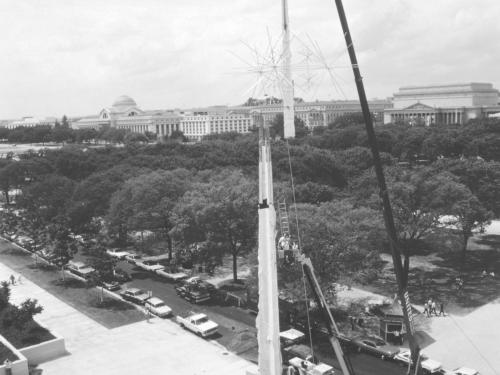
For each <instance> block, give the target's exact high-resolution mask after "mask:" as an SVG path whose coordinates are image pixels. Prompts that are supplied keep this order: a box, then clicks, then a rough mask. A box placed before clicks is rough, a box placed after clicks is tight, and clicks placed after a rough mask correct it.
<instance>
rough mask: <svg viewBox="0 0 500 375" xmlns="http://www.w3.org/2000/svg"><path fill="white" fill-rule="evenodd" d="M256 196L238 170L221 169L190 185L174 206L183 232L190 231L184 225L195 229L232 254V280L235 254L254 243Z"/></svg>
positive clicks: (252, 245) (248, 180) (247, 180)
mask: <svg viewBox="0 0 500 375" xmlns="http://www.w3.org/2000/svg"><path fill="white" fill-rule="evenodd" d="M256 198H257V186H256V184H255V182H254V181H252V180H250V179H248V178H246V177H244V176H243V174H242V173H241V172H240V171H224V172H221V173H218V174H216V175H214V176H213V177H211V178H210V180H209V182H201V183H197V184H195V185H193V187H192V188H191V190H189V191H188V192H187V193H186V194H185V195H184V196H183V198H182V199H181V201H180V202H179V204H178V207H177V212H178V213H179V215H180V216H181V217H183V218H184V220H179V225H180V226H182V225H184V227H183V233H185V234H186V233H190V231H189V230H188V229H186V226H187V227H190V228H193V227H195V228H199V229H200V230H201V232H202V233H203V235H204V239H205V240H206V241H209V242H210V243H215V244H218V245H219V247H220V248H221V249H222V250H224V251H226V252H228V253H229V254H231V255H232V259H233V280H234V281H237V280H238V271H237V257H238V255H240V254H242V253H246V252H248V251H250V250H251V249H252V248H253V247H254V246H255V243H256V230H257V210H256V207H255V201H256ZM191 232H192V231H191ZM186 237H187V236H186ZM186 237H185V238H186ZM186 241H187V242H191V243H193V242H198V238H189V237H187V238H186Z"/></svg>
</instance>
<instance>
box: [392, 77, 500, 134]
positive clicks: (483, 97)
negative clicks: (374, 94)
mask: <svg viewBox="0 0 500 375" xmlns="http://www.w3.org/2000/svg"><path fill="white" fill-rule="evenodd" d="M392 104H393V105H392V108H388V109H385V110H384V124H389V123H399V122H405V123H409V124H419V123H421V124H425V125H432V124H465V123H466V122H467V121H469V120H471V119H476V118H481V117H488V116H491V115H492V114H495V113H500V98H499V92H498V90H497V89H495V88H493V85H492V84H491V83H476V82H472V83H458V84H445V85H430V86H408V87H401V88H400V89H399V91H398V92H397V93H395V94H394V97H393V99H392Z"/></svg>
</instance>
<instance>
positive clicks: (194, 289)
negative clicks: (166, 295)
mask: <svg viewBox="0 0 500 375" xmlns="http://www.w3.org/2000/svg"><path fill="white" fill-rule="evenodd" d="M175 292H176V293H177V294H178V295H179V296H181V297H182V298H184V299H186V300H188V301H189V302H191V303H202V302H206V301H209V300H210V293H208V291H207V290H206V289H204V288H200V287H198V286H196V285H189V284H186V285H179V286H177V287H175Z"/></svg>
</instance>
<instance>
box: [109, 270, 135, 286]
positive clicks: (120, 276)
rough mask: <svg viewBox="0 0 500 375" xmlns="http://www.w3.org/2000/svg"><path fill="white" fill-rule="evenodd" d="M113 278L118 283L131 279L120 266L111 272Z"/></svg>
mask: <svg viewBox="0 0 500 375" xmlns="http://www.w3.org/2000/svg"><path fill="white" fill-rule="evenodd" d="M113 279H115V280H116V281H118V282H119V283H126V282H127V281H130V280H132V277H130V275H129V274H128V273H127V272H125V271H124V270H122V269H121V268H115V270H114V272H113Z"/></svg>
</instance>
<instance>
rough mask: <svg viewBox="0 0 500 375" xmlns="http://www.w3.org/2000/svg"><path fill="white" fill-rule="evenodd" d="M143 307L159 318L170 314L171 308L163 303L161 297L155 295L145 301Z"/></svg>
mask: <svg viewBox="0 0 500 375" xmlns="http://www.w3.org/2000/svg"><path fill="white" fill-rule="evenodd" d="M145 307H146V309H147V310H148V311H151V313H153V314H155V315H157V316H159V317H160V318H164V317H166V316H169V315H171V314H172V309H171V308H170V307H168V306H167V305H165V302H163V301H162V300H161V299H159V298H157V297H151V298H150V299H148V300H147V301H146V304H145Z"/></svg>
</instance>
